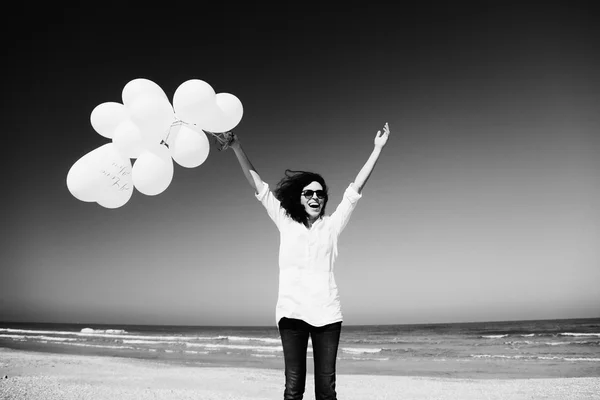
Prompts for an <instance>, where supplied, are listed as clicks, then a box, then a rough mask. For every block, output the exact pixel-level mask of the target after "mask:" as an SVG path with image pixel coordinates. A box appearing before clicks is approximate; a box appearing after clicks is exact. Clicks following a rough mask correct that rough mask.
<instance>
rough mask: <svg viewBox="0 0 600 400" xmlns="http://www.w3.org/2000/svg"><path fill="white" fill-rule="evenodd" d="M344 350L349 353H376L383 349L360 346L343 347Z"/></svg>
mask: <svg viewBox="0 0 600 400" xmlns="http://www.w3.org/2000/svg"><path fill="white" fill-rule="evenodd" d="M342 351H343V352H344V353H349V354H374V353H380V352H381V349H373V348H359V347H343V348H342Z"/></svg>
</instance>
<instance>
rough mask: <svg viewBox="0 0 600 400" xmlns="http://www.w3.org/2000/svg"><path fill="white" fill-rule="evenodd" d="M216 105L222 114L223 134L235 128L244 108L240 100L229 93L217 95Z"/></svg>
mask: <svg viewBox="0 0 600 400" xmlns="http://www.w3.org/2000/svg"><path fill="white" fill-rule="evenodd" d="M216 103H217V106H218V107H219V108H220V109H221V111H222V112H223V124H224V125H225V130H224V132H226V131H230V130H232V129H233V128H235V127H236V126H237V125H238V124H239V123H240V121H241V120H242V116H243V115H244V107H243V106H242V102H241V101H240V99H238V98H237V97H236V96H234V95H233V94H231V93H219V94H217V95H216Z"/></svg>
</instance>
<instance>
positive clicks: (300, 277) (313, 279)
mask: <svg viewBox="0 0 600 400" xmlns="http://www.w3.org/2000/svg"><path fill="white" fill-rule="evenodd" d="M361 197H362V194H359V193H357V192H356V191H355V190H354V188H353V187H352V185H350V186H349V187H348V188H347V189H346V191H345V192H344V197H343V199H342V201H341V202H340V204H339V205H338V207H337V208H336V210H335V211H334V212H333V214H331V215H330V216H324V217H323V218H320V219H318V220H317V221H315V222H314V223H313V224H312V227H311V228H310V229H309V228H307V227H306V226H305V225H303V224H301V223H298V222H296V221H294V220H293V219H292V218H290V217H289V216H287V215H286V212H285V210H284V209H283V207H281V204H280V202H279V200H277V198H276V197H275V195H273V193H272V192H271V191H270V190H269V186H268V185H267V184H266V183H264V182H263V189H262V191H261V192H260V193H259V194H257V195H256V198H257V199H258V200H259V201H260V202H261V203H262V205H263V206H264V207H265V208H266V210H267V213H268V214H269V216H270V217H271V219H272V220H273V222H275V225H276V226H277V228H278V229H279V233H280V245H279V295H278V299H277V307H276V311H275V318H276V323H279V320H280V319H281V318H283V317H287V318H296V319H301V320H303V321H304V322H307V323H309V324H310V325H313V326H323V325H327V324H331V323H334V322H339V321H342V310H341V306H340V297H339V294H338V288H337V285H336V283H335V278H334V275H333V264H334V262H335V259H336V257H337V241H338V237H339V235H340V233H341V232H342V230H343V229H344V227H345V226H346V224H347V223H348V220H349V218H350V215H351V214H352V211H353V210H354V208H355V207H356V203H357V201H358V199H360V198H361Z"/></svg>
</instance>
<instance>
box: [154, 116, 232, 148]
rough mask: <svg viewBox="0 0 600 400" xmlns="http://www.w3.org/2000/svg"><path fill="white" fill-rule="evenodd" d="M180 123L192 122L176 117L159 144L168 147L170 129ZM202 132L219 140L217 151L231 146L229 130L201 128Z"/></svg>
mask: <svg viewBox="0 0 600 400" xmlns="http://www.w3.org/2000/svg"><path fill="white" fill-rule="evenodd" d="M181 125H193V124H190V123H188V122H185V121H182V120H180V119H176V120H175V121H173V123H172V124H171V126H170V127H169V130H168V132H167V136H166V137H165V138H164V139H163V140H162V141H161V144H164V145H165V146H167V147H169V137H170V136H171V130H172V129H173V128H174V127H176V126H181ZM194 126H195V125H194ZM202 132H204V133H205V134H207V135H211V136H212V137H214V138H215V139H216V140H217V142H219V145H220V146H221V147H220V148H219V151H223V150H227V148H229V146H231V142H233V133H232V132H231V131H228V132H222V133H215V132H210V131H207V130H204V129H202Z"/></svg>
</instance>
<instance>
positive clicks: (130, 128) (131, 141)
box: [112, 119, 145, 158]
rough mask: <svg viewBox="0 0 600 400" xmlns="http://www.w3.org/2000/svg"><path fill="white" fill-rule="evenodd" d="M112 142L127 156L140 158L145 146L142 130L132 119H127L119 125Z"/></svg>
mask: <svg viewBox="0 0 600 400" xmlns="http://www.w3.org/2000/svg"><path fill="white" fill-rule="evenodd" d="M112 142H113V144H114V145H115V147H116V148H117V149H118V150H119V151H120V152H121V154H123V155H124V156H125V157H127V158H138V157H139V156H140V154H141V152H142V151H143V150H144V148H145V142H144V137H143V136H142V131H141V130H140V128H139V127H138V126H137V125H136V124H134V123H133V121H132V120H131V119H126V120H125V121H123V122H121V123H120V124H119V125H118V126H117V128H116V129H115V134H114V135H113V138H112Z"/></svg>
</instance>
